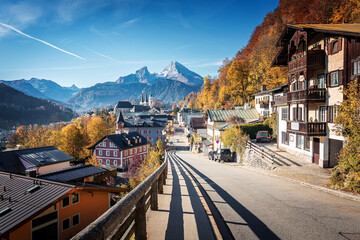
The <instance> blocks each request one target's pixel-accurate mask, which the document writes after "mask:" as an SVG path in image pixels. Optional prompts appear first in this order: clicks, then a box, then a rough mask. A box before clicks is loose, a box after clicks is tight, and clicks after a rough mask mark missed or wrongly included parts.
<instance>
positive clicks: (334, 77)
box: [330, 72, 339, 86]
mask: <svg viewBox="0 0 360 240" xmlns="http://www.w3.org/2000/svg"><path fill="white" fill-rule="evenodd" d="M330 84H331V86H336V85H339V72H332V73H330Z"/></svg>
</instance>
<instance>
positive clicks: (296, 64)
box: [288, 50, 325, 74]
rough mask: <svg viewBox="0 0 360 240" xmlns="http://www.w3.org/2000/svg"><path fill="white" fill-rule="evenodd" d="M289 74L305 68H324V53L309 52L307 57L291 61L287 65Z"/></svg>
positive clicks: (322, 51)
mask: <svg viewBox="0 0 360 240" xmlns="http://www.w3.org/2000/svg"><path fill="white" fill-rule="evenodd" d="M288 67H289V74H292V73H294V72H297V71H300V70H301V71H302V70H304V69H305V68H325V51H324V50H311V51H308V55H307V56H304V57H300V58H297V59H294V60H291V61H290V62H289V64H288Z"/></svg>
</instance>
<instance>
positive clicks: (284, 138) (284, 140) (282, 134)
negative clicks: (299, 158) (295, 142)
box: [281, 132, 289, 145]
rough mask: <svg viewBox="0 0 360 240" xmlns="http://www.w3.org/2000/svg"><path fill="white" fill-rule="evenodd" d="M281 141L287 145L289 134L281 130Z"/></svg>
mask: <svg viewBox="0 0 360 240" xmlns="http://www.w3.org/2000/svg"><path fill="white" fill-rule="evenodd" d="M281 143H282V144H286V145H289V134H288V133H287V132H281Z"/></svg>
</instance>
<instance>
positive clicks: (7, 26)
mask: <svg viewBox="0 0 360 240" xmlns="http://www.w3.org/2000/svg"><path fill="white" fill-rule="evenodd" d="M0 25H1V26H3V27H6V28H8V29H11V30H13V31H15V32H17V33H18V34H20V35H23V36H25V37H28V38H30V39H33V40H36V41H38V42H41V43H43V44H45V45H48V46H50V47H52V48H55V49H57V50H59V51H61V52H64V53H67V54H69V55H71V56H74V57H76V58H79V59H81V60H84V61H86V59H85V58H83V57H80V56H78V55H76V54H74V53H71V52H68V51H66V50H64V49H61V48H59V47H57V46H55V45H52V44H51V43H48V42H46V41H44V40H41V39H38V38H35V37H32V36H30V35H28V34H26V33H23V32H22V31H20V30H19V29H16V28H14V27H13V26H10V25H7V24H5V23H0Z"/></svg>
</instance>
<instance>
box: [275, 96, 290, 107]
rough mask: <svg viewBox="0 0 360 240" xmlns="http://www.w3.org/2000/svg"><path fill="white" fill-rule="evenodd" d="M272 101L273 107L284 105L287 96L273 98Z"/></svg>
mask: <svg viewBox="0 0 360 240" xmlns="http://www.w3.org/2000/svg"><path fill="white" fill-rule="evenodd" d="M274 100H275V106H279V105H284V104H286V103H287V94H285V95H284V96H275V97H274Z"/></svg>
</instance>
